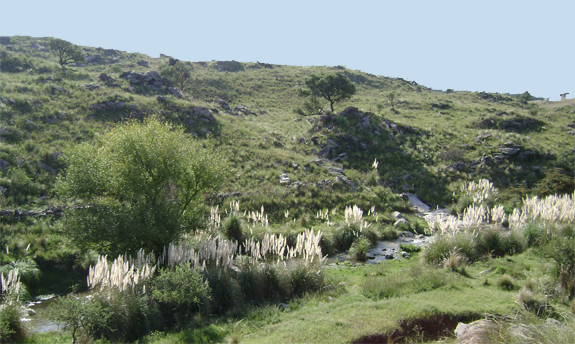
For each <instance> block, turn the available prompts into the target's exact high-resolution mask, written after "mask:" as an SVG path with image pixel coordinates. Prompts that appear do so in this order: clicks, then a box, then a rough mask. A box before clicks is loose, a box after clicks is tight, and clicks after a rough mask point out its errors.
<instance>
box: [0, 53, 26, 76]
mask: <svg viewBox="0 0 575 344" xmlns="http://www.w3.org/2000/svg"><path fill="white" fill-rule="evenodd" d="M31 68H34V64H33V63H32V61H31V60H30V59H29V58H26V57H23V56H19V55H16V54H11V53H9V52H7V51H0V72H4V73H19V72H24V71H26V70H28V69H31Z"/></svg>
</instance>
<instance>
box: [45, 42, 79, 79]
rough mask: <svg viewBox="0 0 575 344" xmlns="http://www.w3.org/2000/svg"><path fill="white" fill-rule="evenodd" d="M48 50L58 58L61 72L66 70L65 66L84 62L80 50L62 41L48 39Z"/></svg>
mask: <svg viewBox="0 0 575 344" xmlns="http://www.w3.org/2000/svg"><path fill="white" fill-rule="evenodd" d="M50 50H51V51H52V53H53V54H54V55H56V57H57V58H58V63H59V64H60V66H61V67H62V72H64V71H65V70H66V65H69V64H70V63H79V62H84V61H85V60H86V58H85V56H84V51H83V50H82V48H80V47H79V46H77V45H75V44H72V43H70V42H68V41H65V40H63V39H59V38H50Z"/></svg>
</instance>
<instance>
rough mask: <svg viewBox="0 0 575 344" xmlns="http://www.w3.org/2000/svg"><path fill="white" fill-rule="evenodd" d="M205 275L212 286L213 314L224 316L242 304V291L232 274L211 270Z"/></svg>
mask: <svg viewBox="0 0 575 344" xmlns="http://www.w3.org/2000/svg"><path fill="white" fill-rule="evenodd" d="M203 274H204V277H205V279H206V280H207V282H208V285H209V286H210V290H211V293H210V303H209V306H210V309H211V311H212V313H213V314H219V315H221V314H224V313H225V312H227V311H229V310H232V309H233V308H234V307H236V306H238V305H240V304H241V303H242V301H243V300H242V292H241V291H242V289H241V287H240V285H239V284H238V281H237V280H236V279H235V278H233V277H232V272H230V271H223V270H221V269H217V268H211V269H205V270H204V273H203Z"/></svg>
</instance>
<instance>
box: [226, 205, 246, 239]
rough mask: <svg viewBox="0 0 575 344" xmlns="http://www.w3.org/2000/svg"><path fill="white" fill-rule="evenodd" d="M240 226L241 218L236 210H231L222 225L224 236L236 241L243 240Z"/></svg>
mask: <svg viewBox="0 0 575 344" xmlns="http://www.w3.org/2000/svg"><path fill="white" fill-rule="evenodd" d="M242 227H243V226H242V220H241V218H240V216H239V214H237V213H236V212H231V213H230V215H229V216H228V218H227V219H226V220H225V221H224V223H223V225H222V228H223V231H224V233H225V235H226V238H228V239H229V240H235V241H237V242H238V243H241V242H243V239H244V232H243V230H242Z"/></svg>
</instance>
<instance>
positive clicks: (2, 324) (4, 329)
mask: <svg viewBox="0 0 575 344" xmlns="http://www.w3.org/2000/svg"><path fill="white" fill-rule="evenodd" d="M21 317H22V311H21V309H20V306H19V305H18V303H17V302H6V303H4V304H1V305H0V343H14V342H18V343H20V342H23V341H24V340H25V339H26V337H27V330H26V327H25V326H24V323H22V322H21V321H20V318H21Z"/></svg>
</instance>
